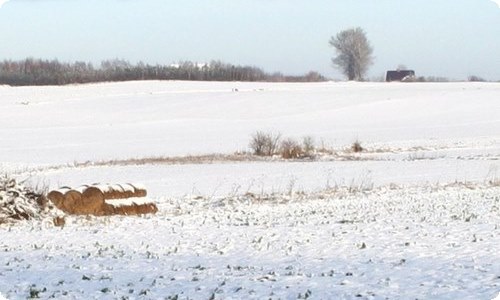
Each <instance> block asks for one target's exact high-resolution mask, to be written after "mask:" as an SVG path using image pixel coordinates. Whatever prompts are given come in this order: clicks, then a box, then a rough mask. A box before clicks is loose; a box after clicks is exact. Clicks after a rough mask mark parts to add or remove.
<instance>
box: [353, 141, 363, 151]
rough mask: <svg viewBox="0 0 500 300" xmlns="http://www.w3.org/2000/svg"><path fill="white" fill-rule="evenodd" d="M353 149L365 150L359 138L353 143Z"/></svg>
mask: <svg viewBox="0 0 500 300" xmlns="http://www.w3.org/2000/svg"><path fill="white" fill-rule="evenodd" d="M351 150H352V152H354V153H359V152H363V151H364V150H365V149H364V148H363V147H361V143H360V142H359V141H358V140H356V141H355V142H354V143H352V146H351Z"/></svg>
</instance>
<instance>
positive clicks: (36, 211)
mask: <svg viewBox="0 0 500 300" xmlns="http://www.w3.org/2000/svg"><path fill="white" fill-rule="evenodd" d="M62 215H63V213H62V212H61V211H59V210H58V209H57V208H56V207H55V206H54V205H53V204H52V203H51V202H50V201H47V199H46V198H45V196H44V193H43V191H37V190H36V189H34V188H31V187H27V186H24V185H23V184H22V183H19V182H18V181H17V180H16V179H14V178H12V177H10V176H7V175H3V176H0V224H2V223H10V222H14V221H19V220H31V219H43V218H46V217H53V218H56V217H61V216H62Z"/></svg>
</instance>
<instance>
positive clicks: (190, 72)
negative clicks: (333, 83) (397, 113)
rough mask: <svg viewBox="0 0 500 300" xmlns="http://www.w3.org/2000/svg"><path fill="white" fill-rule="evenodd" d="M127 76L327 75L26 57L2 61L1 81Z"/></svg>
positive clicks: (277, 78) (282, 78) (310, 78)
mask: <svg viewBox="0 0 500 300" xmlns="http://www.w3.org/2000/svg"><path fill="white" fill-rule="evenodd" d="M128 80H195V81H272V82H316V81H325V80H326V78H325V77H324V76H322V75H321V74H319V73H318V72H314V71H311V72H309V73H307V74H305V75H301V76H287V75H283V74H281V73H266V72H264V71H263V70H262V69H260V68H258V67H253V66H239V65H232V64H227V63H223V62H220V61H212V62H210V63H208V64H197V63H194V62H190V61H185V62H180V63H178V64H173V65H168V66H167V65H150V64H144V63H137V64H131V63H129V62H127V61H124V60H118V59H115V60H106V61H103V62H101V64H100V66H99V67H94V65H93V64H92V63H88V62H73V63H64V62H59V61H58V60H42V59H34V58H27V59H25V60H20V61H12V60H4V61H2V62H0V84H6V85H12V86H23V85H65V84H75V83H92V82H106V81H128Z"/></svg>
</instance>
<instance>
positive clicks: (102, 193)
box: [47, 183, 158, 216]
mask: <svg viewBox="0 0 500 300" xmlns="http://www.w3.org/2000/svg"><path fill="white" fill-rule="evenodd" d="M146 195H147V191H146V189H145V188H144V187H143V186H141V185H137V184H136V185H134V184H129V183H127V184H94V185H82V186H80V187H78V188H76V189H72V188H69V187H62V188H60V189H58V190H54V191H51V192H50V193H49V194H48V195H47V198H48V199H49V200H50V201H52V202H53V203H54V204H55V205H56V206H57V207H58V208H59V209H61V210H62V211H64V212H66V213H69V214H75V215H95V216H109V215H137V214H148V213H156V212H157V211H158V208H157V207H156V204H155V203H154V202H152V201H151V200H149V199H146V198H144V197H146Z"/></svg>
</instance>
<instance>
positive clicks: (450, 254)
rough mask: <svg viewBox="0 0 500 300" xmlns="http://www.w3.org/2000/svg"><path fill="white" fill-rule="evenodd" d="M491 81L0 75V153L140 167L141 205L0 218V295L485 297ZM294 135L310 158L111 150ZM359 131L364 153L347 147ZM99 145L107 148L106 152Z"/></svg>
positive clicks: (54, 162) (196, 147)
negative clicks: (307, 139)
mask: <svg viewBox="0 0 500 300" xmlns="http://www.w3.org/2000/svg"><path fill="white" fill-rule="evenodd" d="M498 99H500V84H496V83H440V84H431V83H425V84H397V83H396V84H385V83H314V84H285V83H283V84H276V83H217V82H215V83H200V82H159V81H151V82H126V83H106V84H93V85H74V86H65V87H20V88H13V87H7V86H0V143H1V145H2V147H0V168H1V170H2V171H3V172H7V173H10V174H13V176H16V177H17V178H19V179H21V180H24V179H27V181H28V182H30V183H32V184H38V185H41V186H47V187H49V188H57V187H59V186H61V185H71V186H75V185H80V184H85V183H94V182H118V183H119V182H141V183H143V184H145V185H146V186H147V188H148V192H149V197H151V198H152V199H154V200H155V201H157V203H158V205H159V209H160V211H159V213H158V214H156V215H153V216H144V217H106V218H85V217H68V218H67V222H66V225H65V227H64V228H62V229H61V228H54V227H53V226H51V225H50V222H49V221H48V220H45V221H31V222H24V223H21V224H16V225H0V294H2V295H3V296H5V297H7V298H9V299H18V298H21V299H25V298H26V297H29V296H39V297H41V298H49V297H54V298H57V299H60V298H61V299H83V298H85V299H88V298H109V299H115V298H124V299H126V298H129V299H137V298H138V299H164V298H167V299H168V298H169V297H170V299H175V298H176V297H177V298H178V299H188V298H189V299H210V298H212V299H248V298H253V299H262V298H266V299H267V298H272V299H296V298H303V299H304V298H313V299H359V298H361V299H386V298H389V299H415V298H418V299H492V298H494V297H495V296H496V295H498V293H499V292H500V251H499V250H498V249H499V246H498V245H500V229H499V226H500V179H499V178H500V102H499V100H498ZM257 130H263V131H273V132H281V133H282V134H283V135H284V136H290V137H294V138H297V139H300V138H301V137H303V136H306V135H307V136H312V137H313V138H314V139H315V141H316V145H317V146H318V147H320V146H323V147H325V148H329V149H333V150H334V153H335V154H334V155H329V156H325V157H320V158H318V159H316V160H312V161H309V160H306V161H283V160H280V159H278V158H275V159H270V160H264V161H254V160H249V161H231V160H229V161H228V160H222V159H221V160H217V159H215V160H213V161H209V162H207V161H201V162H200V161H192V162H190V161H189V160H185V159H180V160H179V161H177V162H175V160H174V162H164V163H154V164H151V163H147V161H146V163H141V164H138V165H136V164H128V163H126V162H127V159H131V158H136V159H143V158H150V157H182V156H186V155H203V154H213V153H221V154H233V153H234V152H243V151H248V143H249V139H250V136H251V135H252V134H253V133H254V132H255V131H257ZM355 140H359V141H361V143H362V145H363V146H364V147H366V148H367V150H368V151H367V152H365V153H361V154H353V153H350V152H349V151H348V148H349V146H350V144H352V142H354V141H355ZM109 160H122V161H121V162H120V161H118V162H117V163H114V164H108V163H106V162H107V161H109Z"/></svg>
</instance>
